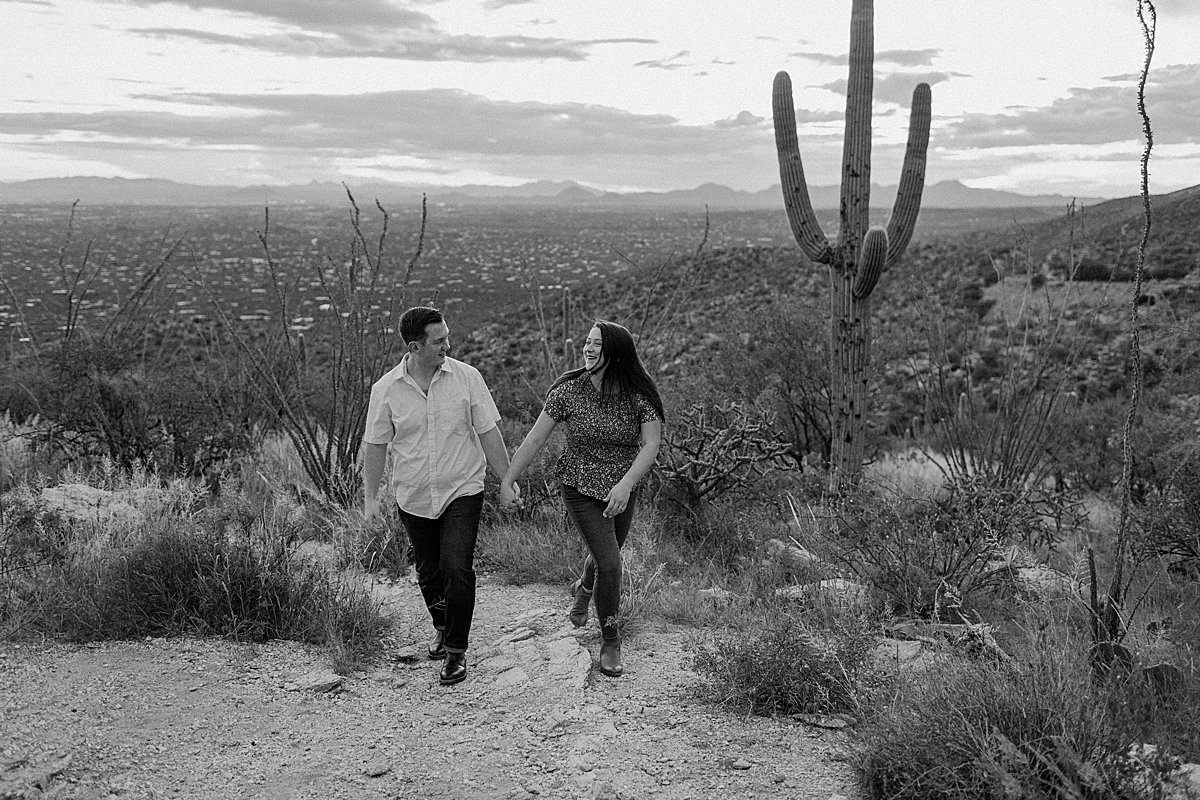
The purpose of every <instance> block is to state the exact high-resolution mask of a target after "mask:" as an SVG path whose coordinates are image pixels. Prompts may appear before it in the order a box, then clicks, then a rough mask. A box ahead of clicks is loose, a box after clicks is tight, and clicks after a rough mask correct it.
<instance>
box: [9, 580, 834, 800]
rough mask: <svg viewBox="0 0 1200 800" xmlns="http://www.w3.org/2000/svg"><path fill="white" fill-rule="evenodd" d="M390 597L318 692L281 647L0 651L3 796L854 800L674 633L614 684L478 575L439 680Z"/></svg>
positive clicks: (821, 747) (663, 635) (590, 656)
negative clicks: (466, 634)
mask: <svg viewBox="0 0 1200 800" xmlns="http://www.w3.org/2000/svg"><path fill="white" fill-rule="evenodd" d="M385 591H386V594H387V597H388V603H389V607H390V608H391V610H392V611H393V612H394V613H395V614H396V616H397V618H398V619H399V626H398V629H397V630H398V634H397V635H398V641H397V642H395V646H394V647H393V648H391V649H392V653H393V655H392V656H391V657H390V658H389V659H388V661H387V662H385V663H383V664H381V665H379V666H378V667H375V668H373V669H372V670H371V671H369V672H366V673H362V674H359V675H355V676H353V677H350V678H347V679H345V680H344V681H343V682H342V683H341V685H340V686H338V687H337V688H334V689H332V690H329V691H320V689H321V688H323V687H321V686H320V685H319V684H320V683H321V681H322V679H323V678H325V677H330V676H329V675H328V669H327V660H326V658H325V656H324V655H323V654H322V653H321V652H320V651H319V650H318V649H316V648H310V647H305V646H302V645H298V644H295V643H290V642H270V643H267V644H264V645H239V644H235V643H230V642H223V641H218V640H201V639H171V640H161V639H157V640H148V641H144V642H117V643H103V644H99V645H88V646H76V645H63V644H46V645H29V644H22V645H17V644H12V643H4V644H0V798H9V797H55V798H109V797H120V798H159V797H168V798H172V797H180V798H184V797H188V798H191V797H194V798H243V797H251V798H356V799H357V798H456V799H462V800H474V799H475V798H533V797H539V798H610V799H616V798H623V799H624V800H634V799H635V798H636V799H637V800H641V798H649V797H655V798H667V799H675V798H678V799H679V800H683V799H684V798H689V799H690V798H708V797H717V798H723V799H724V798H729V799H736V798H756V799H757V798H762V797H785V798H814V800H829V798H831V797H837V796H839V795H842V796H845V797H846V798H854V797H856V796H857V793H856V791H855V790H854V789H853V787H852V783H851V769H850V767H849V766H848V765H847V764H846V763H845V760H844V756H843V753H844V752H845V739H844V734H842V733H841V732H838V731H831V730H825V729H820V728H812V727H808V726H805V725H802V724H798V723H792V722H789V721H780V720H767V719H760V718H747V717H744V716H741V715H738V714H734V713H730V712H727V711H724V710H722V709H720V708H716V707H713V706H711V705H709V704H706V703H703V702H701V701H699V700H696V699H694V698H693V697H692V692H691V689H690V686H691V685H692V684H693V683H694V681H695V680H696V678H695V675H694V674H693V673H692V672H691V671H690V669H689V668H688V666H687V663H688V654H687V652H686V647H685V643H686V640H687V638H688V636H689V633H688V632H686V631H682V630H677V629H673V628H669V627H662V628H655V629H652V630H645V629H643V630H641V631H639V632H638V633H637V635H636V636H635V637H633V638H631V639H628V640H627V644H626V647H625V667H626V674H625V676H624V677H622V678H619V679H615V680H614V679H610V678H606V677H604V676H603V675H601V674H600V673H599V671H598V670H597V669H594V668H593V660H594V655H595V654H596V653H598V650H599V634H598V631H597V629H596V627H595V625H594V623H593V624H592V625H590V626H589V627H587V628H584V629H582V630H576V629H574V628H572V627H571V625H570V624H569V622H567V620H566V615H565V608H566V596H565V594H564V593H563V591H562V589H561V588H558V587H553V588H552V587H546V586H525V587H512V586H506V585H502V584H500V583H497V582H494V581H492V580H489V579H488V578H482V579H481V581H480V587H479V597H478V607H477V611H476V619H475V625H474V628H473V631H472V649H471V652H470V653H469V654H468V656H469V660H468V663H469V673H468V677H467V680H466V681H465V682H464V683H462V684H459V685H457V686H452V687H442V686H439V685H438V683H437V673H438V668H439V664H438V663H436V662H430V661H428V660H425V659H424V657H423V656H424V642H425V640H426V638H427V622H426V620H425V618H424V609H423V608H422V607H421V602H420V597H419V594H418V592H417V589H416V587H414V586H412V585H411V584H410V583H409V582H407V581H401V582H399V583H397V584H395V585H391V586H388V587H386V589H385Z"/></svg>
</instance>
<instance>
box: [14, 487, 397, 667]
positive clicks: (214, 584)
mask: <svg viewBox="0 0 1200 800" xmlns="http://www.w3.org/2000/svg"><path fill="white" fill-rule="evenodd" d="M96 482H103V481H96ZM181 486H182V484H181ZM180 491H182V493H183V494H184V495H188V496H191V497H196V496H198V495H197V493H195V492H188V491H186V486H184V487H183V489H181V490H180ZM177 499H179V500H183V501H184V502H175V501H172V498H171V494H170V492H168V493H167V501H168V502H166V503H164V504H162V505H161V506H159V507H157V508H155V509H150V510H144V511H141V512H138V513H137V514H136V516H133V517H114V518H112V519H111V520H109V521H107V522H105V523H102V524H98V523H96V522H83V521H79V520H76V521H73V522H71V523H70V524H69V525H64V524H61V517H60V515H58V514H56V512H54V511H53V510H51V509H49V508H48V507H47V506H46V504H45V503H44V502H43V501H42V500H40V499H39V497H38V496H37V495H36V494H35V493H34V492H33V490H31V489H23V490H21V491H18V492H13V493H9V494H8V495H6V496H5V498H4V501H3V503H2V504H0V506H2V508H3V511H4V513H3V515H2V516H3V521H4V528H3V531H4V534H3V538H2V539H0V545H2V546H3V548H4V549H3V552H2V553H0V560H3V559H9V560H10V562H11V561H12V559H13V558H19V559H22V560H21V561H20V563H19V564H18V567H19V568H18V570H17V577H18V578H19V580H18V581H14V582H13V583H12V584H10V586H16V587H17V589H18V591H17V592H13V591H10V592H8V593H7V601H6V605H5V606H4V607H3V608H0V611H2V612H3V614H2V615H0V628H3V629H4V630H6V631H7V632H8V633H9V635H17V634H19V633H35V632H36V633H42V634H50V635H65V636H67V637H70V638H74V639H79V640H91V639H107V638H130V637H141V636H173V635H182V634H197V635H217V636H226V637H231V638H235V639H238V640H245V641H264V640H266V639H272V638H286V639H297V640H300V641H305V642H311V643H315V644H324V645H327V646H328V647H330V648H331V651H332V652H333V653H334V655H335V661H336V662H337V663H338V664H339V665H341V666H342V667H343V668H351V667H352V666H353V665H354V664H356V663H362V662H363V661H364V660H367V659H369V658H371V657H372V655H373V654H375V653H377V652H378V648H379V639H380V636H381V635H382V633H383V631H384V628H385V627H386V621H385V619H384V617H383V616H382V614H381V613H380V608H379V604H378V602H377V601H376V600H375V599H373V598H372V596H371V593H370V591H369V588H368V586H367V585H366V582H365V579H363V578H362V577H361V574H359V575H357V576H356V574H355V573H351V572H347V573H341V574H339V573H337V572H335V571H334V569H333V567H332V564H330V563H329V562H328V560H327V559H324V558H322V556H321V554H320V550H319V548H313V547H308V546H306V545H305V543H304V538H303V536H304V533H305V531H306V530H308V528H309V526H310V525H311V522H310V521H309V520H308V519H307V513H306V511H305V510H304V509H303V508H302V507H300V506H298V505H296V504H294V503H286V502H285V503H281V504H276V505H274V506H271V507H268V508H260V507H258V506H257V505H256V504H254V503H253V502H251V501H250V500H248V499H247V498H246V497H245V496H244V495H242V494H240V493H238V492H236V491H235V490H234V489H232V488H231V487H227V488H226V489H225V490H224V491H222V492H221V494H220V495H219V497H218V499H217V500H216V501H215V502H214V503H213V504H212V505H209V506H207V507H202V508H199V509H192V508H191V507H190V504H189V503H188V502H186V498H185V497H182V495H181V497H180V498H177ZM30 541H36V542H39V543H41V544H40V545H39V546H40V547H41V548H42V550H43V551H44V552H43V551H36V552H35V551H33V550H31V549H30V547H29V546H24V547H22V543H25V542H30ZM31 554H32V557H31ZM12 563H16V562H12Z"/></svg>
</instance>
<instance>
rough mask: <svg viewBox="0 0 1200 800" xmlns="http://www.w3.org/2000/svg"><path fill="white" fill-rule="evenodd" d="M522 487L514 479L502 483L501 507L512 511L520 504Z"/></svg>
mask: <svg viewBox="0 0 1200 800" xmlns="http://www.w3.org/2000/svg"><path fill="white" fill-rule="evenodd" d="M520 499H521V487H520V486H517V484H516V483H515V482H513V481H502V482H501V483H500V507H501V508H503V509H506V510H508V511H511V510H512V509H514V508H517V507H518V506H519V505H520V502H519V501H520Z"/></svg>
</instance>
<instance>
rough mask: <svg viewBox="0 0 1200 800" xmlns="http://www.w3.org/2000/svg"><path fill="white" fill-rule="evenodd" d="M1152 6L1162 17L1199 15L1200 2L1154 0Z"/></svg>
mask: <svg viewBox="0 0 1200 800" xmlns="http://www.w3.org/2000/svg"><path fill="white" fill-rule="evenodd" d="M1154 8H1155V10H1156V11H1157V12H1158V14H1159V16H1164V17H1166V16H1170V17H1197V16H1200V4H1198V3H1196V0H1156V2H1155V3H1154Z"/></svg>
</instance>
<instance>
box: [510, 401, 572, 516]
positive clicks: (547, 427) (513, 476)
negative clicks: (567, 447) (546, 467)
mask: <svg viewBox="0 0 1200 800" xmlns="http://www.w3.org/2000/svg"><path fill="white" fill-rule="evenodd" d="M557 425H558V423H557V422H555V420H554V418H553V417H551V416H550V415H549V414H547V413H546V411H545V409H543V410H542V413H541V414H538V418H537V422H535V423H533V427H532V428H530V429H529V433H527V434H525V441H523V442H521V446H520V447H518V448H517V452H515V453H513V457H512V460H511V461H509V463H508V471H507V472H505V473H504V477H503V478H502V479H501V480H500V505H502V506H511V505H512V504H513V503H515V502H516V499H517V492H516V488H515V484H516V482H517V478H520V477H521V473H523V472H524V471H525V468H526V467H528V466H529V464H530V462H532V461H533V458H534V456H536V455H537V454H538V452H539V451H540V450H541V449H542V446H543V445H545V444H546V440H547V439H549V438H550V434H551V433H553V432H554V428H555V427H556V426H557Z"/></svg>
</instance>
